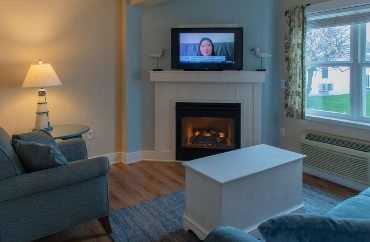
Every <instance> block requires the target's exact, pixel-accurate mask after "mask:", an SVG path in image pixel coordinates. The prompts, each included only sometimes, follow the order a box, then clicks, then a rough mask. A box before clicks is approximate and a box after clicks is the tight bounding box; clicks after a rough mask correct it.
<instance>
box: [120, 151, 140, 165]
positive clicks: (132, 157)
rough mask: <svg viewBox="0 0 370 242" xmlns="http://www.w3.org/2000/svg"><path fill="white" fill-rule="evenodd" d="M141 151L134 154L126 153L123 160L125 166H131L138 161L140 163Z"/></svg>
mask: <svg viewBox="0 0 370 242" xmlns="http://www.w3.org/2000/svg"><path fill="white" fill-rule="evenodd" d="M141 153H142V152H141V151H136V152H131V153H126V157H125V159H124V163H125V164H132V163H135V162H138V161H141V160H142V158H141V156H142V155H141Z"/></svg>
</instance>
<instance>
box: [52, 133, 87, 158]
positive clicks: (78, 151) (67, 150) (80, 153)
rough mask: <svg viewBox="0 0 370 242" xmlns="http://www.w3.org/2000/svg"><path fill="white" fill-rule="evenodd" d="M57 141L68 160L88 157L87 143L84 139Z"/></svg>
mask: <svg viewBox="0 0 370 242" xmlns="http://www.w3.org/2000/svg"><path fill="white" fill-rule="evenodd" d="M56 142H57V144H58V146H59V149H60V150H61V151H62V154H63V155H64V157H65V158H66V159H67V161H68V162H71V161H75V160H83V159H87V150H86V143H85V140H84V139H82V138H77V139H68V140H57V141H56Z"/></svg>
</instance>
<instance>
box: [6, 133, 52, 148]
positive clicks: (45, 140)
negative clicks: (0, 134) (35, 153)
mask: <svg viewBox="0 0 370 242" xmlns="http://www.w3.org/2000/svg"><path fill="white" fill-rule="evenodd" d="M12 138H13V139H17V140H22V141H26V142H33V143H39V144H44V145H52V146H54V147H55V148H56V149H59V147H58V145H57V143H56V142H55V140H54V138H53V136H51V134H49V132H47V131H45V130H41V129H40V130H34V131H31V132H28V133H23V134H15V135H13V136H12Z"/></svg>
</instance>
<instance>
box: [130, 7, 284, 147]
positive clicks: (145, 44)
mask: <svg viewBox="0 0 370 242" xmlns="http://www.w3.org/2000/svg"><path fill="white" fill-rule="evenodd" d="M275 4H276V3H275V0H170V1H169V2H167V3H166V4H163V5H159V6H156V7H149V8H144V9H143V12H142V36H141V37H142V60H141V61H142V66H141V70H142V79H141V120H142V122H141V125H142V149H143V150H153V149H154V133H155V132H154V84H153V83H151V82H150V81H149V74H148V71H149V70H151V69H152V68H153V67H154V66H155V62H154V60H153V59H151V58H149V57H148V55H149V54H150V53H153V52H156V51H157V50H159V49H167V50H170V46H171V28H173V27H177V26H178V25H179V24H238V25H239V26H240V27H243V28H244V70H254V69H256V68H258V67H259V59H257V58H256V57H254V56H253V55H252V54H251V53H250V52H249V49H251V48H255V47H259V48H261V49H262V50H267V51H269V52H271V53H272V52H273V51H274V48H273V46H274V40H275V35H276V34H275V27H274V22H276V21H274V16H275V15H274V12H275V10H274V9H275V7H276V6H275ZM170 56H171V55H170V53H168V54H167V55H166V56H165V57H164V59H162V60H161V66H162V67H163V68H164V69H170V67H171V58H170ZM273 62H274V59H271V60H269V61H268V62H267V69H268V70H269V71H270V72H269V73H268V78H267V80H266V84H265V85H264V97H263V110H262V113H263V126H264V127H263V129H262V130H263V142H264V143H269V144H275V142H276V120H277V117H276V113H277V111H276V110H277V99H275V98H276V93H277V90H276V85H275V84H274V83H277V80H275V79H274V78H272V77H273V76H276V75H274V73H275V71H276V70H275V69H274V68H273V69H271V67H272V66H274V65H272V63H273ZM127 116H130V113H129V112H128V113H127ZM128 128H130V127H128ZM128 142H130V140H128Z"/></svg>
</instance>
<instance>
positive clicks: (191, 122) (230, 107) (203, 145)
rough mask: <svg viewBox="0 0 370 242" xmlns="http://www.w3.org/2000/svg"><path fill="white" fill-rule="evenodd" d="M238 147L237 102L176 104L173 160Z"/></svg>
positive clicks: (190, 158)
mask: <svg viewBox="0 0 370 242" xmlns="http://www.w3.org/2000/svg"><path fill="white" fill-rule="evenodd" d="M239 148H240V103H193V102H191V103H185V102H177V103H176V160H192V159H196V158H201V157H205V156H209V155H214V154H218V153H222V152H226V151H230V150H235V149H239Z"/></svg>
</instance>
